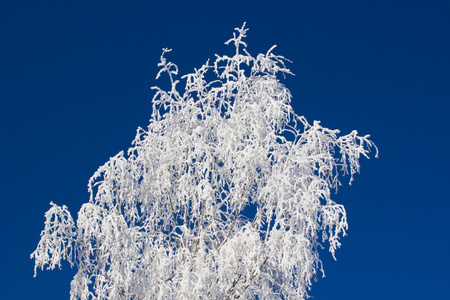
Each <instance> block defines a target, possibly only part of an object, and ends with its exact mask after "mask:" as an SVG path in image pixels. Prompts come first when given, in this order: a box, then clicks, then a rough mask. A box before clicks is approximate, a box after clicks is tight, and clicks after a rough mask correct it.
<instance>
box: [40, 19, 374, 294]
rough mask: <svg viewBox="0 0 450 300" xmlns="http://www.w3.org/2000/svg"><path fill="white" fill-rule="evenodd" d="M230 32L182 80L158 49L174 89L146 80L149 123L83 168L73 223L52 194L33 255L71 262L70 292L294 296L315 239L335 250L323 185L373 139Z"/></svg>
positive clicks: (334, 220) (336, 222) (336, 217)
mask: <svg viewBox="0 0 450 300" xmlns="http://www.w3.org/2000/svg"><path fill="white" fill-rule="evenodd" d="M236 31H237V32H236V33H235V34H234V35H233V38H231V39H230V40H228V41H227V42H226V44H230V45H234V47H235V49H236V52H235V54H234V55H233V56H232V57H229V56H226V55H222V56H219V55H216V58H215V60H214V62H212V63H210V62H209V61H207V62H206V63H205V64H204V65H203V66H201V68H199V69H195V70H194V72H193V73H191V74H187V75H185V76H182V77H181V78H178V77H177V76H178V68H177V66H176V65H175V64H174V63H171V62H169V61H168V60H167V59H166V55H167V53H168V52H169V51H171V50H170V49H164V50H163V53H162V55H161V62H160V63H159V64H158V66H159V67H160V71H159V73H158V75H157V78H159V77H160V76H162V75H164V74H167V75H168V76H169V79H170V82H171V89H170V90H167V91H166V90H163V89H161V88H158V87H153V89H154V90H155V91H156V93H155V96H154V98H153V111H152V116H151V119H150V124H149V125H148V128H147V129H146V130H144V129H142V128H139V129H138V130H137V135H136V138H135V139H134V141H133V144H132V147H131V148H130V149H129V150H128V152H127V154H125V153H124V152H120V153H118V154H117V155H116V156H114V157H112V158H110V160H109V161H108V162H107V163H106V164H104V165H103V166H101V167H100V168H99V169H98V171H97V172H95V174H94V175H93V176H92V177H91V179H90V180H89V184H88V189H89V192H90V199H89V202H88V203H86V204H84V205H83V206H82V207H81V209H80V211H79V212H78V218H77V220H76V223H75V222H74V221H73V219H72V217H71V215H70V213H69V211H68V209H67V207H65V206H63V207H59V206H57V205H55V204H53V203H52V207H51V209H50V210H49V211H48V212H47V213H46V215H45V216H46V221H45V229H44V230H43V231H42V234H41V240H40V242H39V245H38V247H37V249H36V251H35V252H33V253H32V255H31V257H32V258H35V264H36V265H35V272H36V269H37V268H41V269H43V268H44V267H45V266H47V269H54V268H55V267H56V266H58V267H60V262H61V260H62V259H64V260H67V261H69V263H70V264H71V265H75V266H76V267H77V269H78V273H77V274H76V275H75V277H74V279H73V281H72V284H71V299H235V298H241V299H252V298H255V297H256V296H258V297H259V299H302V298H306V297H307V296H308V294H307V291H308V290H309V289H310V286H311V284H312V281H313V280H315V279H316V277H317V275H318V271H319V270H320V271H321V272H322V273H323V270H322V264H321V261H320V259H319V254H318V248H320V247H322V244H324V243H327V244H328V247H329V251H330V252H331V254H332V255H333V256H334V255H335V251H336V249H337V248H338V247H339V246H340V242H339V237H340V236H342V235H345V231H346V229H347V219H346V212H345V209H344V207H343V206H342V205H340V204H337V203H335V202H334V201H333V200H331V198H330V194H331V190H333V189H335V188H337V186H338V185H339V184H340V183H339V176H340V174H344V175H345V174H349V175H350V182H351V181H352V180H353V175H354V174H355V173H357V172H359V168H360V165H359V158H360V156H361V155H364V156H366V157H368V153H369V148H370V147H372V146H373V147H374V144H373V143H372V142H371V141H370V140H369V139H368V138H369V136H368V135H367V136H358V134H357V132H356V131H353V132H351V133H350V134H348V135H344V136H339V135H338V134H339V131H338V130H331V129H328V128H325V127H322V126H321V125H320V122H318V121H315V122H313V124H310V123H308V122H307V120H306V119H305V118H304V117H302V116H299V115H297V114H295V113H294V111H293V109H292V107H291V105H290V102H291V93H290V92H289V90H288V89H287V88H286V87H285V86H284V85H283V84H282V83H280V81H279V77H280V76H279V75H285V74H291V72H290V71H289V69H288V68H286V66H285V61H287V60H286V59H285V58H284V57H282V56H279V55H275V54H273V50H274V48H275V46H274V47H272V48H270V49H269V51H267V53H265V54H258V55H257V56H256V57H253V56H252V55H250V54H249V53H248V51H247V50H246V47H247V45H246V44H245V42H244V41H243V38H245V36H246V33H247V29H246V28H245V24H244V26H242V28H236ZM177 78H178V79H177ZM180 80H181V81H182V82H184V83H185V88H184V89H183V90H180V89H179V88H178V85H179V84H180ZM375 149H376V147H375Z"/></svg>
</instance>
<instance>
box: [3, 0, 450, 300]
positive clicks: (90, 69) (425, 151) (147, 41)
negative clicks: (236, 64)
mask: <svg viewBox="0 0 450 300" xmlns="http://www.w3.org/2000/svg"><path fill="white" fill-rule="evenodd" d="M130 2H133V3H132V4H130ZM293 3H295V4H293ZM244 21H246V22H247V25H248V27H249V28H250V30H249V32H248V38H247V43H248V45H249V47H248V50H249V51H250V53H252V54H257V53H259V52H265V51H267V49H268V48H269V47H270V46H272V45H273V44H277V45H278V48H277V49H276V50H275V53H276V54H280V55H283V56H285V57H287V58H289V59H291V60H292V61H293V64H291V65H290V68H291V70H292V71H293V72H294V73H295V74H296V76H291V77H289V78H287V79H286V80H285V81H284V83H285V84H286V85H287V87H288V88H290V89H291V92H292V94H293V96H294V98H293V106H294V109H295V111H296V112H297V113H298V114H300V115H304V116H305V117H306V118H307V119H308V120H310V121H311V122H312V121H313V120H321V121H322V125H324V126H327V127H329V128H338V129H341V130H342V132H343V133H348V132H350V131H351V130H352V129H357V130H358V131H359V133H360V134H371V135H372V139H373V141H375V142H376V144H377V145H378V147H379V149H380V158H379V159H371V160H370V161H367V160H363V161H362V173H361V174H360V175H359V176H357V177H356V181H355V182H354V184H353V185H352V186H351V187H349V186H348V185H347V184H345V185H344V186H343V187H342V188H341V190H340V191H339V193H338V194H337V195H336V196H335V197H334V199H335V200H336V201H337V202H339V203H343V204H344V205H345V206H346V208H347V212H348V219H349V224H350V228H349V231H348V236H347V237H345V238H344V239H343V240H342V242H343V246H342V247H341V249H340V250H339V251H338V252H337V258H338V260H337V262H335V261H333V260H332V258H331V255H330V254H328V253H327V252H323V253H322V258H323V261H324V264H325V271H326V275H327V277H326V278H323V279H319V281H318V283H316V284H315V285H313V288H312V291H311V295H312V296H314V299H319V300H321V299H377V300H378V299H446V298H447V297H448V284H449V282H450V276H449V272H448V269H449V267H450V256H449V253H450V241H449V238H450V230H449V229H450V226H449V221H448V220H449V212H450V204H449V200H450V199H449V193H448V191H447V190H448V180H449V172H448V170H449V169H450V164H449V161H450V159H449V155H448V149H449V146H450V143H449V129H450V126H449V125H450V124H449V116H448V115H449V112H450V104H449V100H450V2H449V1H432V0H428V1H397V0H387V1H380V0H379V1H262V0H260V1H243V0H241V1H234V0H229V1H201V2H196V1H183V2H181V1H16V0H9V1H8V0H3V1H0V59H1V60H0V101H1V106H0V132H1V147H0V189H1V192H0V199H1V203H2V209H1V210H0V222H1V224H0V228H1V235H0V242H1V247H0V256H1V261H2V262H1V264H0V298H1V299H68V298H69V294H68V293H69V288H70V280H71V278H72V277H73V275H74V270H71V269H70V268H69V267H68V265H67V264H64V265H63V270H62V271H45V272H39V273H38V277H37V278H33V265H34V263H33V261H31V260H30V259H29V255H30V253H31V252H32V251H34V249H35V247H36V245H37V243H38V241H39V234H40V232H41V230H42V229H43V221H44V213H45V212H46V211H47V209H48V208H49V202H50V201H53V202H55V203H57V204H59V205H62V204H66V205H67V206H68V207H69V209H70V210H71V212H72V213H73V215H76V212H78V210H79V208H80V207H81V205H82V203H84V202H86V201H87V200H88V193H87V187H86V184H87V181H88V179H89V177H90V176H91V175H92V174H93V172H94V171H96V169H97V168H98V166H100V165H101V164H103V163H104V162H106V161H107V160H108V159H109V157H111V156H113V155H115V154H116V153H117V152H119V151H120V150H123V149H127V148H128V147H129V145H130V143H131V140H132V139H133V138H134V135H135V132H136V128H137V127H138V126H142V127H145V126H147V123H148V120H149V118H150V113H151V97H152V92H151V90H150V86H153V85H157V84H159V83H158V82H156V81H155V80H154V78H155V75H156V73H157V66H156V65H157V63H158V60H159V56H160V54H161V48H163V47H169V48H173V52H171V53H170V55H169V58H170V59H171V60H172V61H174V62H175V63H177V64H178V65H179V67H180V72H181V73H183V74H184V73H186V72H190V71H192V70H193V68H195V67H199V66H201V64H203V63H204V62H205V61H206V59H208V58H213V57H214V54H215V53H221V54H224V53H228V54H232V51H233V49H231V48H228V47H226V46H225V45H223V43H224V42H225V41H226V40H227V39H228V38H230V37H231V34H232V31H233V28H234V27H237V26H241V25H242V23H243V22H244ZM163 82H164V81H162V82H161V84H162V83H163ZM347 182H348V181H347V180H345V179H344V180H343V183H347ZM445 295H447V297H445Z"/></svg>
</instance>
